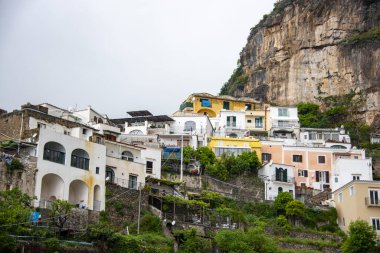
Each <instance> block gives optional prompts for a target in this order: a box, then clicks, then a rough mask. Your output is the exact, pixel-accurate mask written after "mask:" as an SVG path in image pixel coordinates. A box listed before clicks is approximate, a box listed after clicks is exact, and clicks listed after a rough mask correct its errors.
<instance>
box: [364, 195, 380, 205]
mask: <svg viewBox="0 0 380 253" xmlns="http://www.w3.org/2000/svg"><path fill="white" fill-rule="evenodd" d="M365 204H366V206H378V207H380V200H379V199H373V200H372V201H371V199H370V198H368V197H366V198H365Z"/></svg>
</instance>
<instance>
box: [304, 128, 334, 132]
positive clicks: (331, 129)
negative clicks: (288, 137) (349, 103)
mask: <svg viewBox="0 0 380 253" xmlns="http://www.w3.org/2000/svg"><path fill="white" fill-rule="evenodd" d="M340 130H341V129H336V128H310V127H301V132H302V131H324V132H340Z"/></svg>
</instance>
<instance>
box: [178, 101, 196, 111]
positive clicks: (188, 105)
mask: <svg viewBox="0 0 380 253" xmlns="http://www.w3.org/2000/svg"><path fill="white" fill-rule="evenodd" d="M185 108H193V103H191V102H184V103H182V104H181V106H180V107H179V109H180V110H181V111H182V110H183V109H185Z"/></svg>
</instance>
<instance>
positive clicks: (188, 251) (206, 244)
mask: <svg viewBox="0 0 380 253" xmlns="http://www.w3.org/2000/svg"><path fill="white" fill-rule="evenodd" d="M174 235H175V237H176V238H178V239H177V240H179V252H182V253H202V252H204V253H206V252H210V251H211V241H210V240H209V239H204V238H201V237H199V236H197V235H196V230H195V229H194V228H193V229H184V230H179V231H174Z"/></svg>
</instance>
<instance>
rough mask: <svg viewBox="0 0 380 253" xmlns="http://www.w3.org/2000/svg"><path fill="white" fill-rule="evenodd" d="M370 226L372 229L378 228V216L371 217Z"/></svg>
mask: <svg viewBox="0 0 380 253" xmlns="http://www.w3.org/2000/svg"><path fill="white" fill-rule="evenodd" d="M371 220H372V227H373V229H374V230H380V218H372V219H371Z"/></svg>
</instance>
